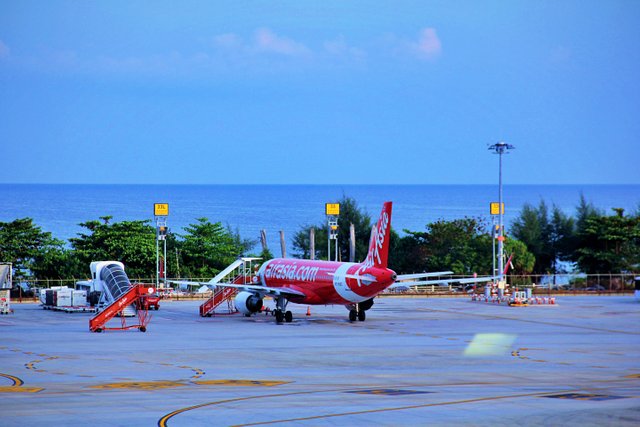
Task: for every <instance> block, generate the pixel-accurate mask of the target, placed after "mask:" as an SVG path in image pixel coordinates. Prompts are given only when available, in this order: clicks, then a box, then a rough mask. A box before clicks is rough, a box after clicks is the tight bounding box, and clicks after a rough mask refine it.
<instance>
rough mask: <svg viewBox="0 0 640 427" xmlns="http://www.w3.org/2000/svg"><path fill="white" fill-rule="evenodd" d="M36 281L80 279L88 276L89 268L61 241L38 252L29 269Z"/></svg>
mask: <svg viewBox="0 0 640 427" xmlns="http://www.w3.org/2000/svg"><path fill="white" fill-rule="evenodd" d="M31 271H32V272H33V275H34V276H35V277H36V278H37V279H53V280H60V279H72V278H75V279H80V278H88V277H89V276H90V272H89V266H88V265H87V264H82V263H81V261H80V259H79V258H78V257H77V256H76V254H75V252H74V251H73V250H71V249H69V248H66V247H65V246H64V244H63V242H62V241H58V242H56V244H55V245H51V246H48V247H46V248H43V249H42V250H40V251H38V253H37V254H36V256H35V257H34V259H33V266H32V267H31Z"/></svg>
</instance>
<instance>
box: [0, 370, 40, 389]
mask: <svg viewBox="0 0 640 427" xmlns="http://www.w3.org/2000/svg"><path fill="white" fill-rule="evenodd" d="M0 377H4V378H7V379H9V380H11V382H12V383H13V384H11V385H10V386H2V387H0V393H37V392H39V391H42V390H44V389H43V388H38V387H23V385H24V381H22V380H21V379H20V378H18V377H14V376H13V375H9V374H0Z"/></svg>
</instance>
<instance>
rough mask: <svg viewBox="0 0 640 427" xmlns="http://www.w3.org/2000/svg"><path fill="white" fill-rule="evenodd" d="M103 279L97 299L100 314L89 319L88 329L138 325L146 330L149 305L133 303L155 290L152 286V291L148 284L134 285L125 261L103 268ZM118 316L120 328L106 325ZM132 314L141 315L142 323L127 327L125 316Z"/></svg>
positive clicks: (97, 330) (96, 329)
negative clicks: (125, 267) (126, 270)
mask: <svg viewBox="0 0 640 427" xmlns="http://www.w3.org/2000/svg"><path fill="white" fill-rule="evenodd" d="M100 280H102V282H103V283H104V286H103V289H102V294H101V295H100V301H99V302H98V314H97V315H96V316H94V317H93V319H91V320H90V321H89V330H91V331H92V332H102V331H103V330H108V329H130V328H138V329H139V330H140V331H141V332H145V331H146V325H147V323H148V321H149V315H148V307H146V305H145V304H142V303H140V304H134V303H135V302H137V301H139V300H140V299H141V298H142V297H144V296H146V295H147V294H148V293H151V292H153V288H151V290H149V288H147V286H145V285H139V284H136V285H132V284H131V282H130V281H129V277H128V276H127V274H126V273H125V272H124V268H123V267H122V264H120V263H115V262H114V263H109V264H106V265H104V266H103V267H101V269H100ZM116 315H119V316H120V318H121V323H122V325H121V326H120V327H117V328H106V327H105V324H106V323H107V322H108V321H109V320H111V319H112V318H113V317H114V316H116ZM133 316H137V317H138V321H139V323H138V324H136V325H131V326H127V324H126V321H125V317H133Z"/></svg>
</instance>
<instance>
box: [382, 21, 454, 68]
mask: <svg viewBox="0 0 640 427" xmlns="http://www.w3.org/2000/svg"><path fill="white" fill-rule="evenodd" d="M382 41H383V44H384V45H385V47H386V48H387V49H389V50H390V51H391V52H392V53H393V54H394V55H396V56H399V57H408V58H416V59H420V60H428V61H432V60H435V59H437V58H438V57H439V56H440V54H441V53H442V42H441V41H440V38H439V37H438V33H437V32H436V29H435V28H431V27H427V28H423V29H422V30H420V32H419V33H418V37H417V39H413V40H409V39H402V38H399V37H398V36H396V35H395V34H385V35H384V37H383V39H382Z"/></svg>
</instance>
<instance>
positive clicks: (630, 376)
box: [623, 374, 640, 378]
mask: <svg viewBox="0 0 640 427" xmlns="http://www.w3.org/2000/svg"><path fill="white" fill-rule="evenodd" d="M623 378H640V374H631V375H625V376H624V377H623Z"/></svg>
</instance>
